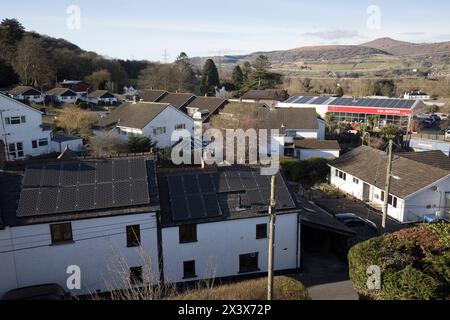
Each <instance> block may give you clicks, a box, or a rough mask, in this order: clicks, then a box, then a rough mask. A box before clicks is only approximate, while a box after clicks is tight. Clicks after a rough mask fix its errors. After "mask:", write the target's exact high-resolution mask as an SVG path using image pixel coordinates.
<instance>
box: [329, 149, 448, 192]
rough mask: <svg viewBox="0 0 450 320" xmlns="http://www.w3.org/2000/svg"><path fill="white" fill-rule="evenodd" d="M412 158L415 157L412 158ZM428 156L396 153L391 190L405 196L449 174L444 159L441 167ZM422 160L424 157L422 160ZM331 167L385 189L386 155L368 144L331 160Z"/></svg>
mask: <svg viewBox="0 0 450 320" xmlns="http://www.w3.org/2000/svg"><path fill="white" fill-rule="evenodd" d="M413 158H414V160H412V159H413ZM427 158H429V155H427V154H424V155H422V154H421V153H417V154H416V155H414V156H413V157H411V159H410V158H408V154H403V155H402V154H398V155H395V156H394V158H393V162H392V174H393V176H395V177H397V178H396V179H392V180H391V193H392V194H393V195H394V196H397V197H399V198H405V197H407V196H409V195H411V194H413V193H415V192H417V191H419V190H421V189H423V188H425V187H427V186H429V185H431V184H433V183H435V182H436V181H438V180H440V179H442V178H444V177H446V176H447V175H449V174H450V171H449V170H445V169H444V168H443V167H444V166H445V167H447V166H448V163H449V162H450V158H447V159H446V160H445V162H446V163H447V164H445V165H444V164H443V165H442V166H441V168H439V167H436V166H434V165H430V164H427V163H426V162H428V163H429V160H426V159H427ZM424 159H425V160H424ZM330 166H332V167H335V168H338V169H340V170H342V171H344V172H346V173H349V174H351V175H353V176H355V177H357V178H358V179H360V180H362V181H365V182H367V183H369V184H371V185H374V186H376V187H378V188H380V189H384V184H385V181H386V170H387V154H386V153H385V152H383V151H380V150H377V149H373V148H370V147H367V146H361V147H359V148H356V149H354V150H353V151H351V152H348V153H346V154H344V155H343V156H341V157H340V158H338V159H336V160H333V161H332V162H331V163H330Z"/></svg>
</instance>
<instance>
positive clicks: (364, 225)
mask: <svg viewBox="0 0 450 320" xmlns="http://www.w3.org/2000/svg"><path fill="white" fill-rule="evenodd" d="M334 217H335V218H336V219H337V220H338V221H340V222H342V223H343V224H345V225H346V226H347V227H349V228H352V229H360V230H362V231H364V229H365V230H366V231H367V230H370V231H371V232H372V233H375V234H378V227H377V225H376V224H375V223H373V222H372V221H370V220H367V219H363V218H361V217H360V216H358V215H356V214H354V213H340V214H336V215H335V216H334Z"/></svg>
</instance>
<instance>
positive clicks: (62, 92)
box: [47, 88, 77, 97]
mask: <svg viewBox="0 0 450 320" xmlns="http://www.w3.org/2000/svg"><path fill="white" fill-rule="evenodd" d="M47 95H48V96H52V97H59V96H63V95H71V96H76V95H77V93H76V92H75V91H73V90H70V89H67V88H53V89H52V90H50V91H47Z"/></svg>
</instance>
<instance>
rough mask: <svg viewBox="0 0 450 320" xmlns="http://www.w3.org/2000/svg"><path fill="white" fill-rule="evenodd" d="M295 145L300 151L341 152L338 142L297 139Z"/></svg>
mask: <svg viewBox="0 0 450 320" xmlns="http://www.w3.org/2000/svg"><path fill="white" fill-rule="evenodd" d="M294 145H295V147H296V148H298V149H315V150H341V147H340V146H339V142H337V141H336V140H316V139H301V140H300V139H296V140H295V141H294Z"/></svg>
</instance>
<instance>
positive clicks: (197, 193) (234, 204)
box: [158, 166, 298, 227]
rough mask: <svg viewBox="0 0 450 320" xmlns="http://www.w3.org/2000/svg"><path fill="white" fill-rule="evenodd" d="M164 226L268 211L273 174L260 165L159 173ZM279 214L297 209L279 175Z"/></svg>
mask: <svg viewBox="0 0 450 320" xmlns="http://www.w3.org/2000/svg"><path fill="white" fill-rule="evenodd" d="M158 187H159V194H160V203H161V211H162V214H161V223H162V226H163V227H168V226H174V225H182V224H186V223H207V222H215V221H222V220H231V219H241V218H249V217H255V216H264V215H266V214H267V209H268V203H269V197H270V177H269V176H263V175H261V173H260V169H259V168H250V167H241V166H233V167H221V168H218V169H213V170H195V169H191V170H176V171H175V172H170V173H166V174H164V173H160V174H159V175H158ZM276 196H277V207H276V209H277V213H278V214H282V213H286V212H298V211H297V210H298V209H297V204H296V201H295V199H294V197H293V196H292V194H291V192H290V190H289V188H288V186H287V183H286V180H285V179H284V177H283V176H282V174H281V173H278V175H277V188H276Z"/></svg>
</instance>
